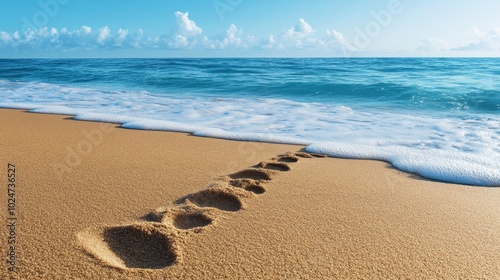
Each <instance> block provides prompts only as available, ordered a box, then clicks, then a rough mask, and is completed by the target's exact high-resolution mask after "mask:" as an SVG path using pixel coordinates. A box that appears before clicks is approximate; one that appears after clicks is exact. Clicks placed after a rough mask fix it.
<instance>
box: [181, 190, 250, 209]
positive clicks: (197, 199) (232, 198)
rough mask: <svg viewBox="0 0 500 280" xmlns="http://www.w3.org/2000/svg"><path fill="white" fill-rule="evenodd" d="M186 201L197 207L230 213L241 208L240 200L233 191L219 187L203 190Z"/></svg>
mask: <svg viewBox="0 0 500 280" xmlns="http://www.w3.org/2000/svg"><path fill="white" fill-rule="evenodd" d="M186 200H187V201H189V202H191V203H193V204H194V205H196V206H198V207H211V208H217V209H219V210H223V211H230V212H235V211H238V210H240V209H241V208H242V207H243V203H242V201H241V199H240V198H239V197H238V196H237V195H236V194H235V192H234V191H233V190H231V189H228V188H220V187H214V188H208V189H204V190H202V191H199V192H197V193H194V194H191V195H189V196H188V197H187V198H186Z"/></svg>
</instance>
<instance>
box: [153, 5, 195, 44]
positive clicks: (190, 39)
mask: <svg viewBox="0 0 500 280" xmlns="http://www.w3.org/2000/svg"><path fill="white" fill-rule="evenodd" d="M175 17H176V19H177V21H176V25H175V26H174V27H173V28H172V31H171V32H170V34H169V36H168V38H167V39H166V45H167V46H168V47H169V48H174V49H180V48H194V47H196V45H197V44H198V43H199V40H198V39H199V37H200V35H201V34H202V33H203V29H201V28H200V27H198V26H197V25H196V22H194V21H192V20H190V19H189V13H188V12H185V13H181V12H179V11H177V12H175ZM164 41H165V39H164ZM159 43H161V42H159Z"/></svg>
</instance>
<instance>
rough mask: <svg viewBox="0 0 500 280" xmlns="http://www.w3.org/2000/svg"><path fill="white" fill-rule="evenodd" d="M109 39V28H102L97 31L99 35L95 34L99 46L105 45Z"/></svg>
mask: <svg viewBox="0 0 500 280" xmlns="http://www.w3.org/2000/svg"><path fill="white" fill-rule="evenodd" d="M110 37H111V30H110V29H109V27H107V26H104V27H102V28H101V29H99V33H98V34H97V43H98V44H100V45H104V44H106V41H107V40H108V39H109V38H110Z"/></svg>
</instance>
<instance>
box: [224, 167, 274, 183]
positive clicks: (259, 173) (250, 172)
mask: <svg viewBox="0 0 500 280" xmlns="http://www.w3.org/2000/svg"><path fill="white" fill-rule="evenodd" d="M229 178H231V179H252V180H267V181H269V180H271V176H270V172H269V171H266V170H264V169H261V168H258V169H257V168H248V169H245V170H242V171H239V172H236V173H233V174H231V175H229Z"/></svg>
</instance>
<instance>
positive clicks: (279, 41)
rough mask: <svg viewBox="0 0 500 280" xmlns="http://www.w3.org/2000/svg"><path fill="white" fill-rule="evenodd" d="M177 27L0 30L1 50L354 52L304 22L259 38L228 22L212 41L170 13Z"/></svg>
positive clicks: (332, 33)
mask: <svg viewBox="0 0 500 280" xmlns="http://www.w3.org/2000/svg"><path fill="white" fill-rule="evenodd" d="M173 16H175V18H176V23H175V25H174V26H173V27H172V28H171V30H170V32H169V33H168V34H165V35H163V36H159V37H148V36H146V35H145V32H144V31H143V30H142V29H139V30H137V31H136V32H131V31H129V30H128V29H125V28H119V29H118V30H112V29H111V28H109V27H108V26H103V27H97V28H95V29H94V28H91V27H89V26H86V25H83V26H82V27H80V28H78V29H76V30H68V29H67V28H61V29H57V28H54V27H52V28H47V27H42V28H39V29H36V30H32V29H27V30H26V31H24V32H22V33H20V32H17V31H16V32H14V33H8V32H4V31H1V32H0V49H11V50H15V51H47V50H50V51H57V50H64V51H72V50H89V51H91V50H105V49H164V50H167V49H182V50H193V49H195V50H254V51H260V50H276V51H280V50H299V51H300V50H321V51H326V52H336V53H338V52H344V53H345V52H346V51H352V50H353V48H352V47H351V45H350V44H349V42H348V40H347V39H346V38H345V37H344V35H343V34H342V33H340V32H339V31H336V30H325V31H322V32H319V31H318V30H316V29H315V28H313V26H312V25H311V24H309V23H308V22H307V21H306V20H305V19H302V18H300V19H299V20H298V22H297V23H296V24H295V25H294V26H292V27H290V28H288V29H285V30H283V32H281V33H280V34H277V35H276V34H270V35H269V36H267V37H266V38H263V39H262V38H261V39H257V38H255V37H254V36H251V35H248V34H245V33H244V31H243V29H242V28H240V27H238V26H236V25H235V24H230V25H229V26H228V28H227V29H226V30H225V31H224V32H222V33H220V34H219V35H217V36H214V37H210V38H209V37H208V36H206V35H204V33H203V29H202V28H201V27H200V26H199V25H198V24H197V23H196V22H195V21H194V20H192V19H191V18H190V17H189V13H188V12H184V13H183V12H179V11H178V12H176V13H174V15H173Z"/></svg>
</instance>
